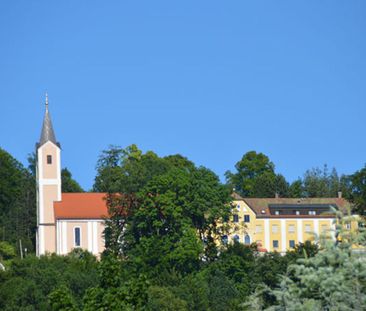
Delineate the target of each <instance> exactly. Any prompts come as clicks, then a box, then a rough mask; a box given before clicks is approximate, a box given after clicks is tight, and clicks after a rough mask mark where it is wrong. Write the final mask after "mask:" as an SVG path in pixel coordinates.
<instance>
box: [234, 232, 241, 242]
mask: <svg viewBox="0 0 366 311" xmlns="http://www.w3.org/2000/svg"><path fill="white" fill-rule="evenodd" d="M233 240H234V241H236V242H240V238H239V236H238V235H237V234H235V235H234V237H233Z"/></svg>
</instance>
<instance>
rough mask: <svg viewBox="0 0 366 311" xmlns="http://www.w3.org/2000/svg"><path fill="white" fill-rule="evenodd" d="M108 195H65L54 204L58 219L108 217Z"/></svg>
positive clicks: (86, 193)
mask: <svg viewBox="0 0 366 311" xmlns="http://www.w3.org/2000/svg"><path fill="white" fill-rule="evenodd" d="M106 195H107V194H106V193H88V192H85V193H63V194H62V201H59V202H55V203H54V205H53V206H54V211H55V218H56V219H101V218H103V217H105V216H107V215H108V207H107V202H106V200H105V198H106Z"/></svg>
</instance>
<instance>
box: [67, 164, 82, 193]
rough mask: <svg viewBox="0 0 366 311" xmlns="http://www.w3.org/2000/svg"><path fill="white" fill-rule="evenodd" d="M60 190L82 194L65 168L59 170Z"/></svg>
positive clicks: (79, 187)
mask: <svg viewBox="0 0 366 311" xmlns="http://www.w3.org/2000/svg"><path fill="white" fill-rule="evenodd" d="M61 189H62V192H84V190H83V188H81V186H80V185H79V184H78V182H77V181H76V180H74V179H73V178H72V175H71V173H70V171H69V170H68V169H67V168H63V169H62V170H61Z"/></svg>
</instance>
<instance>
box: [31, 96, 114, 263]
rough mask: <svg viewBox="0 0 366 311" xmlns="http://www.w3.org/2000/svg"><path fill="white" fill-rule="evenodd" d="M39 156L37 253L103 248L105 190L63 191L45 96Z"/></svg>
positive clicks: (57, 146) (94, 251) (96, 251)
mask: <svg viewBox="0 0 366 311" xmlns="http://www.w3.org/2000/svg"><path fill="white" fill-rule="evenodd" d="M36 156H37V165H36V167H37V168H36V172H37V235H36V238H37V245H36V252H37V255H38V256H40V255H44V254H46V253H57V254H59V255H66V254H68V253H69V252H70V251H72V250H73V249H74V248H83V249H86V250H88V251H90V252H91V253H92V254H94V255H97V256H98V255H99V254H100V253H101V252H102V251H103V250H104V240H103V231H104V217H106V216H107V214H108V211H107V206H106V202H105V200H104V198H105V194H104V193H62V189H61V146H60V144H59V143H58V142H57V141H56V135H55V132H54V130H53V126H52V121H51V116H50V113H49V110H48V98H47V97H46V111H45V115H44V119H43V126H42V132H41V137H40V140H39V143H37V144H36Z"/></svg>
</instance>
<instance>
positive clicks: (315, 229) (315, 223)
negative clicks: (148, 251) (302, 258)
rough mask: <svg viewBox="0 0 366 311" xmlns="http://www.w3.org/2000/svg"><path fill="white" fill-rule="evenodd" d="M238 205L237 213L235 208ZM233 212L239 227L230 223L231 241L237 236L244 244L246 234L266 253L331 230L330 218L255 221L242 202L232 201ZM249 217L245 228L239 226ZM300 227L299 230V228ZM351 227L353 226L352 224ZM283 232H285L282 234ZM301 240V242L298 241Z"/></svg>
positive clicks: (252, 213)
mask: <svg viewBox="0 0 366 311" xmlns="http://www.w3.org/2000/svg"><path fill="white" fill-rule="evenodd" d="M237 205H240V210H239V211H238V210H237V208H236V206H237ZM234 206H235V208H234V212H235V213H237V214H238V215H239V226H235V224H233V223H232V231H231V234H230V237H231V239H232V238H233V237H234V236H235V235H236V234H237V235H238V236H239V237H240V241H241V242H242V243H243V242H244V235H245V233H248V234H249V236H250V237H251V243H253V242H256V243H260V244H261V245H262V247H264V248H266V249H267V250H268V251H278V252H283V251H284V250H290V249H291V248H290V241H291V240H293V241H294V242H295V245H297V244H299V242H304V241H306V240H311V241H313V240H314V233H319V234H321V232H322V229H323V228H325V227H323V226H326V229H327V230H329V229H331V221H332V219H331V218H329V219H328V218H327V219H323V218H319V217H316V218H300V217H299V218H288V219H287V218H281V219H278V218H259V219H256V215H255V213H254V212H253V211H252V210H251V209H250V208H249V206H248V205H247V204H246V203H245V202H244V201H234ZM245 214H249V215H250V223H247V224H245V227H243V226H241V225H242V224H243V221H244V215H245ZM266 222H268V227H267V228H268V233H266V225H265V224H266ZM257 225H259V226H261V228H262V231H261V232H260V233H257V232H256V226H257ZM273 225H277V228H278V232H277V233H273V232H272V226H273ZM306 225H309V226H310V232H305V228H306ZM290 226H293V228H294V230H293V232H290ZM299 226H300V228H299ZM352 226H355V225H353V224H352ZM283 230H284V231H285V232H283ZM266 236H267V243H266ZM300 239H301V240H300ZM274 240H277V241H278V248H276V249H274V248H273V241H274Z"/></svg>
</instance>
